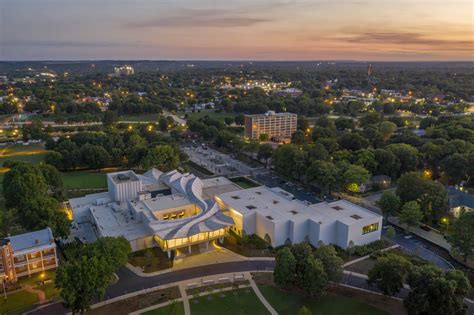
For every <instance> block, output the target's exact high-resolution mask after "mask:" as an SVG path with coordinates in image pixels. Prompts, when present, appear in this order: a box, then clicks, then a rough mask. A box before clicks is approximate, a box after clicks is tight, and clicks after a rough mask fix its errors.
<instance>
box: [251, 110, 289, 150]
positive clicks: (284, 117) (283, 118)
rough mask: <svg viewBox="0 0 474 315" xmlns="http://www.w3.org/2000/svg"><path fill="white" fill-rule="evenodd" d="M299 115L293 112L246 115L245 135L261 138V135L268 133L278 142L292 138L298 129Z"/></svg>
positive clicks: (255, 138)
mask: <svg viewBox="0 0 474 315" xmlns="http://www.w3.org/2000/svg"><path fill="white" fill-rule="evenodd" d="M296 125H297V115H296V114H292V113H275V112H274V111H268V112H267V113H265V114H259V115H245V136H247V137H248V138H250V139H254V140H259V139H260V135H262V134H266V135H268V137H269V138H270V139H272V140H273V141H276V142H280V141H285V140H289V139H291V135H292V134H293V133H294V132H295V131H296Z"/></svg>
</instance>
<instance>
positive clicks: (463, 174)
mask: <svg viewBox="0 0 474 315" xmlns="http://www.w3.org/2000/svg"><path fill="white" fill-rule="evenodd" d="M441 164H442V165H443V169H444V172H445V173H446V175H448V177H449V179H450V181H451V182H453V183H455V184H459V183H460V182H461V181H463V180H464V179H466V178H467V177H468V174H469V172H468V169H469V162H468V160H467V159H466V158H465V157H464V156H463V155H462V154H459V153H454V154H452V155H449V156H448V157H446V158H445V159H444V160H443V161H442V163H441Z"/></svg>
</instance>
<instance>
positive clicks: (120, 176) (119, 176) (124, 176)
mask: <svg viewBox="0 0 474 315" xmlns="http://www.w3.org/2000/svg"><path fill="white" fill-rule="evenodd" d="M117 178H118V180H120V181H126V180H130V176H129V175H126V174H118V175H117Z"/></svg>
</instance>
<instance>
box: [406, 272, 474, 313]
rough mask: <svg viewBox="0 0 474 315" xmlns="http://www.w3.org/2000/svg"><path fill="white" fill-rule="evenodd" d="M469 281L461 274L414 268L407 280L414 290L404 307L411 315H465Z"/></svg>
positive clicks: (409, 294)
mask: <svg viewBox="0 0 474 315" xmlns="http://www.w3.org/2000/svg"><path fill="white" fill-rule="evenodd" d="M468 281H469V280H467V279H465V276H463V275H461V274H459V273H456V274H451V273H450V272H448V273H444V272H443V271H442V270H441V269H439V268H437V267H435V266H432V265H423V266H419V267H415V268H413V269H412V270H411V271H410V272H409V273H408V275H407V278H406V282H407V284H408V285H409V286H410V289H411V290H410V292H409V293H408V296H407V297H406V298H405V300H404V301H403V304H404V306H405V308H406V309H407V311H408V313H409V314H430V315H445V314H453V315H463V314H465V313H466V305H465V304H464V301H463V300H464V297H465V296H466V294H463V293H465V292H466V289H468V290H469V289H470V286H469V285H468Z"/></svg>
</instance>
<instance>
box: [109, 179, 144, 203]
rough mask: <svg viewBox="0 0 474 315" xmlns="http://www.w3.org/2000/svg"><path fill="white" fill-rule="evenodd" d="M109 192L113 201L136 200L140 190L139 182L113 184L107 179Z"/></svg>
mask: <svg viewBox="0 0 474 315" xmlns="http://www.w3.org/2000/svg"><path fill="white" fill-rule="evenodd" d="M107 181H108V186H109V192H110V195H111V196H112V198H113V199H114V200H115V201H122V202H124V201H128V200H132V199H136V198H137V197H138V192H139V191H140V190H141V184H140V181H138V180H137V181H127V182H123V183H114V182H113V181H112V179H110V178H108V179H107Z"/></svg>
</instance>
